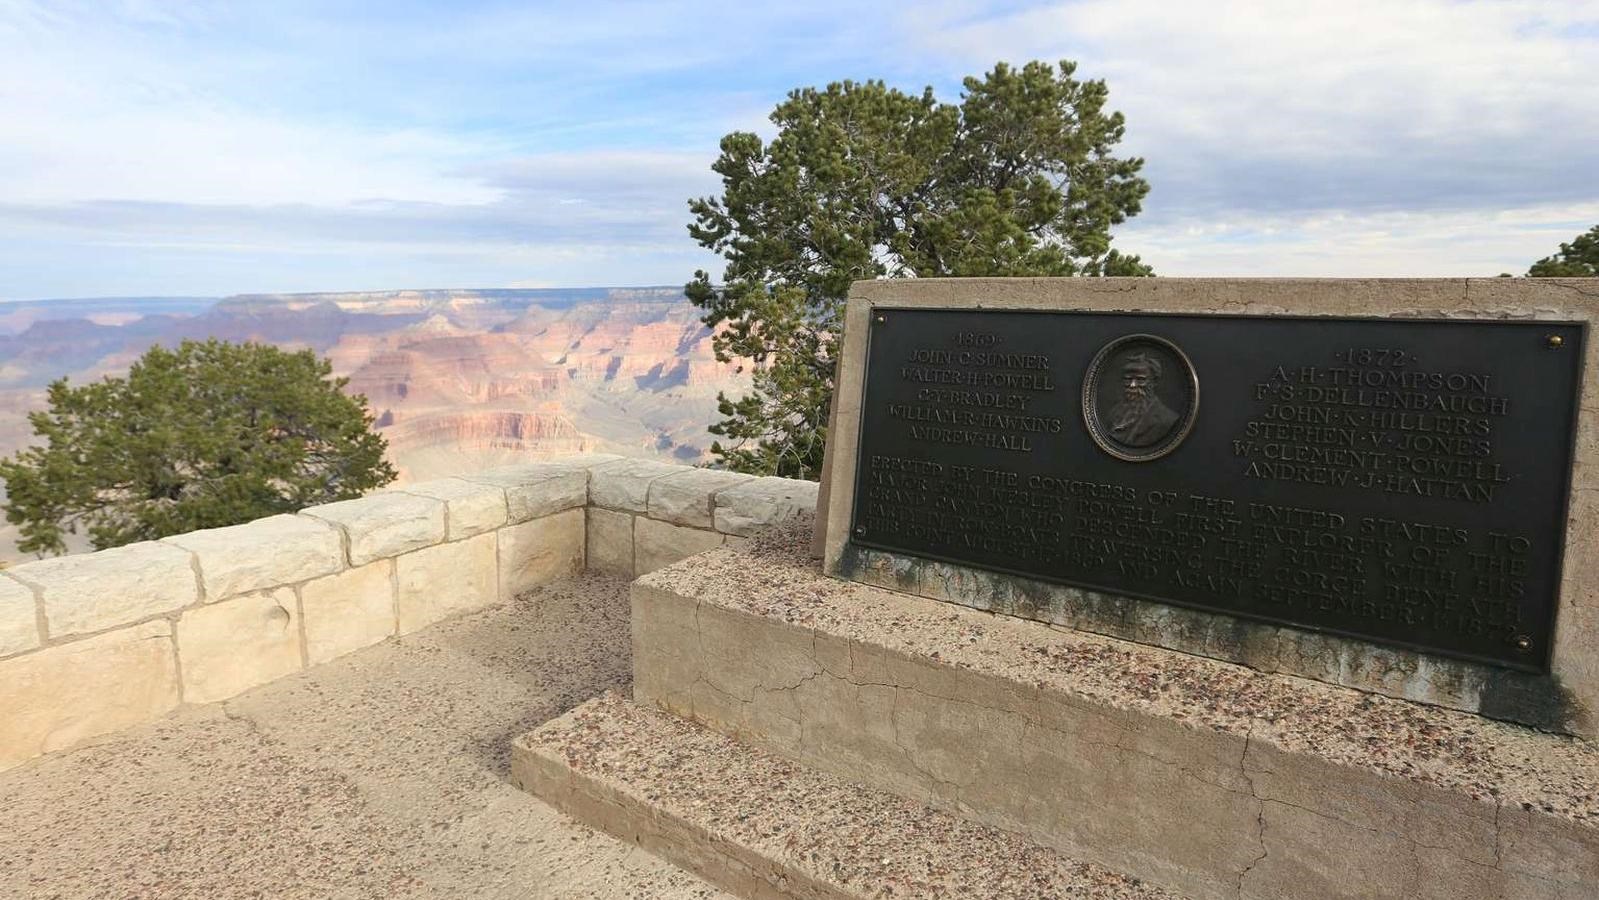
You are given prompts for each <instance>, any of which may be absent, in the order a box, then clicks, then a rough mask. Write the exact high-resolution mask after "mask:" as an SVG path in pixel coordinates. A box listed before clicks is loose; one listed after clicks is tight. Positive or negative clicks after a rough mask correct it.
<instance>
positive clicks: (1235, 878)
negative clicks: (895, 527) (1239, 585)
mask: <svg viewBox="0 0 1599 900" xmlns="http://www.w3.org/2000/svg"><path fill="white" fill-rule="evenodd" d="M804 546H805V543H804V535H803V534H802V533H800V532H799V531H798V530H796V532H795V533H792V534H788V535H784V534H782V533H774V534H773V535H771V536H769V537H767V538H764V539H758V540H757V541H756V542H755V543H754V544H753V545H752V546H751V547H750V548H748V549H733V550H724V551H718V552H715V553H711V554H707V555H704V556H701V557H698V558H696V559H695V560H694V562H693V564H692V565H679V566H676V567H672V568H668V569H665V570H662V571H661V572H658V573H655V574H652V575H650V576H646V577H645V578H644V579H641V580H640V581H639V582H638V583H636V584H635V586H634V615H635V628H636V629H637V634H636V636H635V637H636V645H635V646H636V652H637V653H638V654H639V655H638V665H637V668H636V672H635V675H636V678H637V692H638V696H639V698H640V699H641V700H648V701H650V702H655V703H658V704H660V705H662V706H664V707H665V708H667V709H669V710H671V711H673V712H677V713H679V714H681V715H686V716H689V717H691V718H694V719H696V720H698V721H700V722H703V723H705V724H708V725H710V726H712V727H714V728H716V729H718V730H721V731H724V732H726V733H729V734H732V735H734V736H736V737H738V738H739V739H741V740H747V741H750V742H752V743H756V744H758V745H760V746H763V747H766V748H768V749H771V750H775V751H777V752H779V753H782V754H784V755H786V756H789V757H791V758H794V759H797V760H799V761H801V762H804V763H806V764H809V765H813V766H816V767H818V768H821V769H823V770H826V771H830V772H834V773H836V774H840V775H844V776H846V777H852V778H857V779H859V780H862V781H865V782H867V783H869V784H873V785H875V786H878V787H883V788H887V789H890V790H893V791H895V792H897V793H900V794H902V795H905V796H908V797H913V798H916V799H921V800H925V801H928V802H933V803H935V804H937V805H941V806H944V807H946V808H950V809H953V810H955V811H957V812H959V813H961V814H962V815H966V816H968V817H970V818H974V819H976V820H978V821H983V822H987V823H989V824H994V825H998V826H1000V827H1004V828H1010V829H1013V830H1016V831H1020V832H1023V833H1026V834H1029V835H1032V836H1034V837H1035V839H1038V840H1042V841H1044V842H1046V843H1050V844H1051V845H1052V846H1055V847H1057V848H1059V849H1061V850H1062V851H1064V852H1067V853H1072V854H1081V855H1083V856H1085V857H1087V858H1089V859H1094V860H1096V861H1098V862H1101V863H1103V864H1105V865H1107V866H1109V867H1111V868H1113V869H1116V870H1118V871H1124V872H1128V873H1130V874H1136V875H1141V876H1143V877H1146V878H1149V879H1150V880H1153V881H1156V882H1157V883H1163V884H1166V885H1167V886H1169V887H1173V888H1176V889H1178V890H1182V891H1184V892H1188V893H1192V894H1194V895H1195V896H1202V897H1228V898H1231V897H1240V896H1242V897H1258V898H1266V897H1271V898H1277V897H1290V896H1307V897H1308V896H1314V897H1318V898H1320V897H1335V896H1345V897H1361V898H1365V897H1396V898H1397V897H1413V896H1449V897H1452V898H1468V897H1469V898H1478V897H1481V898H1487V897H1572V898H1576V897H1587V898H1591V897H1593V896H1599V748H1596V747H1595V746H1594V745H1593V744H1591V743H1588V742H1586V741H1581V740H1575V739H1571V738H1564V737H1559V736H1555V735H1550V734H1544V733H1539V732H1536V731H1532V730H1530V729H1525V728H1519V727H1516V726H1511V725H1505V724H1501V723H1496V722H1492V721H1488V720H1484V719H1481V718H1479V717H1476V716H1471V715H1468V714H1464V713H1459V712H1455V711H1451V710H1445V709H1439V708H1436V707H1428V706H1424V705H1421V704H1417V703H1413V702H1408V701H1404V700H1398V699H1392V698H1386V697H1379V696H1373V695H1369V694H1363V693H1360V692H1357V691H1353V690H1349V689H1344V688H1338V687H1334V686H1329V685H1324V684H1320V683H1317V682H1310V681H1306V680H1303V679H1297V678H1291V677H1286V676H1281V675H1271V674H1264V673H1260V672H1256V671H1253V670H1250V669H1247V668H1244V667H1240V666H1236V665H1231V664H1228V663H1223V662H1218V661H1214V660H1209V659H1204V658H1200V657H1192V656H1187V655H1184V654H1178V653H1173V652H1170V651H1165V650H1160V649H1158V648H1151V647H1146V646H1142V645H1137V644H1131V643H1127V642H1122V641H1117V640H1114V639H1108V638H1102V637H1098V636H1094V635H1086V634H1074V633H1069V632H1064V631H1061V630H1059V629H1052V628H1049V627H1047V626H1043V625H1040V624H1038V623H1030V622H1022V621H1018V620H1014V619H1009V618H1006V617H1000V616H993V615H988V614H984V613H980V612H974V611H970V610H967V609H964V608H961V607H956V606H951V605H948V604H940V603H937V602H933V601H928V600H923V599H920V598H912V597H907V596H905V595H902V594H896V593H893V592H890V591H885V590H882V589H878V588H872V587H867V586H862V585H855V584H849V583H845V582H839V581H834V580H831V579H827V578H824V577H821V576H820V575H819V573H818V572H817V570H816V567H815V565H814V564H813V563H812V561H811V560H810V559H809V558H808V557H807V556H806V555H805V553H804ZM1296 892H1297V893H1296Z"/></svg>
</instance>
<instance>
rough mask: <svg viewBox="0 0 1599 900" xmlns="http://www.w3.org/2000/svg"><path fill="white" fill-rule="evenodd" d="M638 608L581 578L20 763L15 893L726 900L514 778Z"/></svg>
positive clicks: (625, 654)
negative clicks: (540, 727) (518, 742)
mask: <svg viewBox="0 0 1599 900" xmlns="http://www.w3.org/2000/svg"><path fill="white" fill-rule="evenodd" d="M627 622H628V610H627V599H626V585H625V583H624V582H621V581H616V580H606V579H602V578H597V577H584V578H580V579H575V580H572V581H569V582H563V583H559V584H556V585H552V586H549V587H547V588H542V589H539V590H536V591H534V592H531V593H530V594H528V595H525V596H524V597H522V598H520V599H518V600H517V601H514V602H511V603H508V604H503V605H500V606H497V607H493V608H490V609H487V610H484V611H482V612H479V613H474V614H471V615H467V616H464V617H461V618H456V619H452V620H449V621H446V622H443V623H441V624H439V625H436V626H434V627H432V628H429V629H425V630H423V631H420V632H417V633H415V634H413V635H410V636H407V637H404V638H401V639H399V640H391V641H386V642H384V643H383V644H380V645H378V646H376V647H372V648H369V649H367V650H363V651H361V652H359V653H356V654H353V655H351V656H347V657H344V658H343V659H340V660H337V661H335V662H332V663H328V664H326V665H323V666H319V667H316V668H314V669H311V670H308V671H306V672H303V673H301V674H299V675H295V676H292V677H289V678H286V679H283V680H281V681H278V682H274V683H272V684H269V685H266V686H263V687H261V688H258V689H256V690H254V691H251V692H249V693H246V694H244V695H241V696H240V697H237V698H235V699H233V700H230V701H227V702H225V703H222V704H210V705H205V706H191V707H186V708H184V709H182V710H181V711H180V712H179V713H177V714H176V715H174V716H172V717H170V718H168V719H166V720H163V721H160V722H156V723H153V724H151V725H147V726H143V727H140V728H136V729H132V730H129V731H125V732H122V733H120V734H117V735H114V736H111V737H109V738H106V739H103V740H101V741H99V742H97V743H95V744H92V745H90V746H87V747H84V748H80V749H78V750H74V751H71V752H67V753H61V754H55V755H51V756H47V757H44V758H42V759H39V760H36V761H34V762H32V763H29V764H25V765H23V766H22V767H20V768H17V769H13V770H11V771H9V772H6V773H4V774H0V797H3V798H4V802H3V803H0V897H15V898H78V897H82V898H90V897H93V898H102V897H148V898H169V897H171V898H176V897H194V898H206V900H213V898H216V900H222V898H233V897H272V898H301V897H305V898H311V897H317V898H322V897H328V898H369V897H370V898H379V897H381V898H389V897H419V898H420V897H430V898H431V897H473V898H478V897H490V898H492V897H507V898H509V897H518V898H540V897H658V898H671V900H679V898H690V897H696V898H704V897H724V896H725V895H722V894H720V893H718V892H717V891H715V890H714V889H712V888H710V887H709V886H707V885H706V884H704V883H703V882H701V881H699V880H698V879H696V878H694V877H693V876H690V875H688V874H687V873H684V872H682V871H680V870H678V869H676V868H674V867H672V866H670V865H668V864H666V863H665V862H662V861H661V860H659V859H657V858H655V857H653V856H650V855H649V854H646V853H644V852H643V851H641V850H639V849H638V848H636V847H634V846H633V845H631V844H624V843H621V842H618V841H616V840H613V839H612V838H610V837H607V836H605V835H602V834H598V833H596V832H594V831H591V830H589V829H587V828H584V827H582V826H580V825H577V824H576V823H574V822H572V821H571V820H569V819H567V818H566V817H564V816H562V815H561V814H560V813H558V812H556V811H555V810H554V809H552V808H551V807H549V806H546V805H544V804H543V803H541V802H540V801H538V800H536V799H534V798H532V797H529V796H528V795H527V794H525V793H523V792H522V791H520V790H517V789H516V788H515V787H514V786H512V785H511V784H510V783H509V782H508V781H507V778H508V775H509V748H510V742H511V738H512V737H513V736H515V735H518V734H521V733H523V732H525V731H527V730H528V729H530V728H532V727H534V726H535V725H537V724H538V723H540V722H543V721H545V720H548V719H551V718H553V717H555V716H557V715H559V714H560V713H562V712H564V711H565V710H567V709H569V708H571V707H573V706H575V705H576V704H578V703H580V702H582V701H583V700H585V699H587V698H588V697H591V696H594V695H595V694H598V693H600V692H602V691H603V690H605V689H608V688H625V686H626V685H627V683H628V681H629V677H630V672H631V668H630V666H631V661H630V654H629V651H628V628H627Z"/></svg>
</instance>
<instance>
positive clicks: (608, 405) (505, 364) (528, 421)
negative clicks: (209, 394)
mask: <svg viewBox="0 0 1599 900" xmlns="http://www.w3.org/2000/svg"><path fill="white" fill-rule="evenodd" d="M91 314H92V316H93V319H92V320H91V318H90V315H91ZM18 321H19V327H21V328H22V330H20V332H19V333H17V334H14V335H9V336H7V335H4V334H0V451H3V452H7V453H9V452H12V451H14V450H15V449H17V448H19V447H21V446H24V445H26V444H27V443H28V442H29V441H30V439H31V433H30V431H29V429H28V426H27V422H26V417H25V413H26V412H27V411H28V409H33V408H38V407H39V405H41V404H42V394H43V392H42V390H41V388H42V387H43V385H45V384H46V383H48V382H49V381H50V380H52V379H54V378H58V377H61V376H63V375H67V376H69V377H71V378H72V379H73V380H74V381H82V380H86V379H91V378H96V377H99V376H101V375H104V374H112V373H118V372H120V371H122V370H124V369H126V367H127V366H128V364H129V363H131V362H132V361H133V360H134V359H137V358H138V356H139V355H140V354H141V353H143V352H144V351H145V350H146V349H147V348H148V347H149V346H150V345H151V344H153V343H161V344H168V345H171V344H176V343H177V342H178V341H179V340H181V339H182V338H186V337H193V338H208V337H217V338H223V339H226V340H233V341H244V340H253V341H262V342H268V343H274V344H278V345H280V346H284V347H288V348H301V347H309V348H311V349H313V350H316V351H317V352H318V353H321V354H324V355H325V356H327V357H328V358H329V360H330V361H331V362H332V364H333V368H334V371H335V373H337V374H339V375H343V376H346V377H348V378H349V380H350V381H349V387H348V390H349V391H350V392H351V393H359V394H363V395H365V396H366V397H367V399H368V402H369V405H370V406H371V408H372V410H373V413H374V415H375V416H376V417H377V422H376V425H377V428H378V429H379V430H380V431H382V432H383V433H384V435H385V436H386V437H387V438H388V441H389V455H390V458H391V460H392V461H393V463H394V464H395V466H396V467H397V468H398V469H399V470H400V473H401V479H402V481H409V480H420V479H427V478H436V477H442V476H446V475H454V474H459V473H462V472H468V471H472V470H474V469H476V468H482V467H488V466H493V465H503V464H507V463H514V462H522V461H527V460H528V459H529V458H533V457H539V456H548V455H552V454H556V453H568V452H575V451H584V450H595V451H605V452H613V453H621V454H626V455H631V456H650V457H660V458H665V459H670V460H673V461H677V462H699V461H702V460H703V459H705V457H706V452H707V449H708V447H709V445H710V435H709V434H708V433H707V432H706V426H707V425H708V424H710V423H711V422H712V421H715V419H716V395H717V392H718V391H727V392H728V393H730V394H734V395H737V394H739V393H741V392H742V391H743V390H745V389H746V387H747V384H748V381H747V375H746V374H744V373H743V372H742V371H741V370H740V367H739V366H737V365H731V364H726V363H720V362H717V361H716V358H715V355H714V353H713V352H712V350H711V332H710V330H709V329H707V328H706V327H705V326H704V325H702V324H701V323H700V321H699V314H698V310H696V309H695V308H694V307H693V306H691V305H690V304H689V303H688V302H687V301H686V300H685V299H684V297H683V295H682V291H681V290H679V289H677V288H626V289H611V288H582V289H574V290H536V291H535V290H529V291H522V290H516V291H511V290H507V291H465V290H452V291H389V292H365V293H337V294H293V295H243V296H238V297H231V298H227V299H224V300H221V301H218V302H216V303H215V304H214V305H212V306H210V307H209V308H203V309H199V310H197V311H196V310H194V309H189V308H184V309H183V310H182V311H181V312H180V313H177V314H175V313H174V312H173V311H172V309H171V307H170V305H168V306H165V307H161V308H152V309H150V310H144V309H142V308H140V307H138V306H137V305H133V306H115V305H112V306H106V305H104V304H101V305H97V306H95V307H94V308H93V309H92V310H88V309H85V315H82V316H78V317H75V318H60V317H53V318H48V319H34V320H28V321H27V322H26V325H25V327H23V326H22V324H21V319H19V320H18ZM0 555H4V554H0Z"/></svg>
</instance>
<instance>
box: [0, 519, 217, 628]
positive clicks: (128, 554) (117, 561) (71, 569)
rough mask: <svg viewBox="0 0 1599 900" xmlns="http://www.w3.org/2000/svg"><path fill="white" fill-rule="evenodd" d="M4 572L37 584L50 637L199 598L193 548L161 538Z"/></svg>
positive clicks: (188, 603) (143, 615) (122, 622)
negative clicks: (186, 548)
mask: <svg viewBox="0 0 1599 900" xmlns="http://www.w3.org/2000/svg"><path fill="white" fill-rule="evenodd" d="M6 572H7V574H9V575H11V576H13V577H15V578H16V579H17V580H18V581H21V582H22V583H23V584H26V585H29V586H31V587H34V588H37V589H38V590H39V597H40V598H41V599H42V600H43V601H44V615H45V622H46V627H47V628H48V629H49V632H50V637H51V639H55V638H59V637H63V636H65V635H69V634H85V633H88V632H93V631H100V630H102V629H106V628H111V627H114V626H116V625H125V624H127V623H129V622H137V621H138V620H140V619H147V618H149V617H151V616H158V615H161V614H162V613H167V612H172V611H173V610H176V609H182V608H183V607H185V606H192V605H194V604H195V603H198V602H199V600H200V586H199V580H198V578H197V576H196V575H195V571H194V560H193V557H192V556H191V555H190V554H189V551H187V550H184V549H182V548H179V547H174V546H171V545H169V544H163V543H160V542H157V541H144V542H141V543H137V544H128V545H127V546H125V547H114V548H112V549H110V550H101V551H99V552H97V553H82V554H78V555H75V556H60V557H56V558H54V559H41V560H36V561H34V562H28V563H23V564H22V565H19V566H12V567H11V568H10V569H7V570H6Z"/></svg>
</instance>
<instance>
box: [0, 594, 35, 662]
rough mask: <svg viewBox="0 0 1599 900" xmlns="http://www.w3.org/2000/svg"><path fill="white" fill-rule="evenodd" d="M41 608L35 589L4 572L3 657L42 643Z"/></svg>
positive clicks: (0, 602)
mask: <svg viewBox="0 0 1599 900" xmlns="http://www.w3.org/2000/svg"><path fill="white" fill-rule="evenodd" d="M39 643H40V636H39V611H38V608H37V605H36V604H35V603H34V597H33V589H32V588H29V587H28V586H26V585H24V584H22V583H21V582H19V581H17V580H15V579H12V578H7V577H5V576H4V575H0V656H10V655H12V654H13V653H21V652H22V651H24V650H32V649H33V648H35V647H37V646H39Z"/></svg>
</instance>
